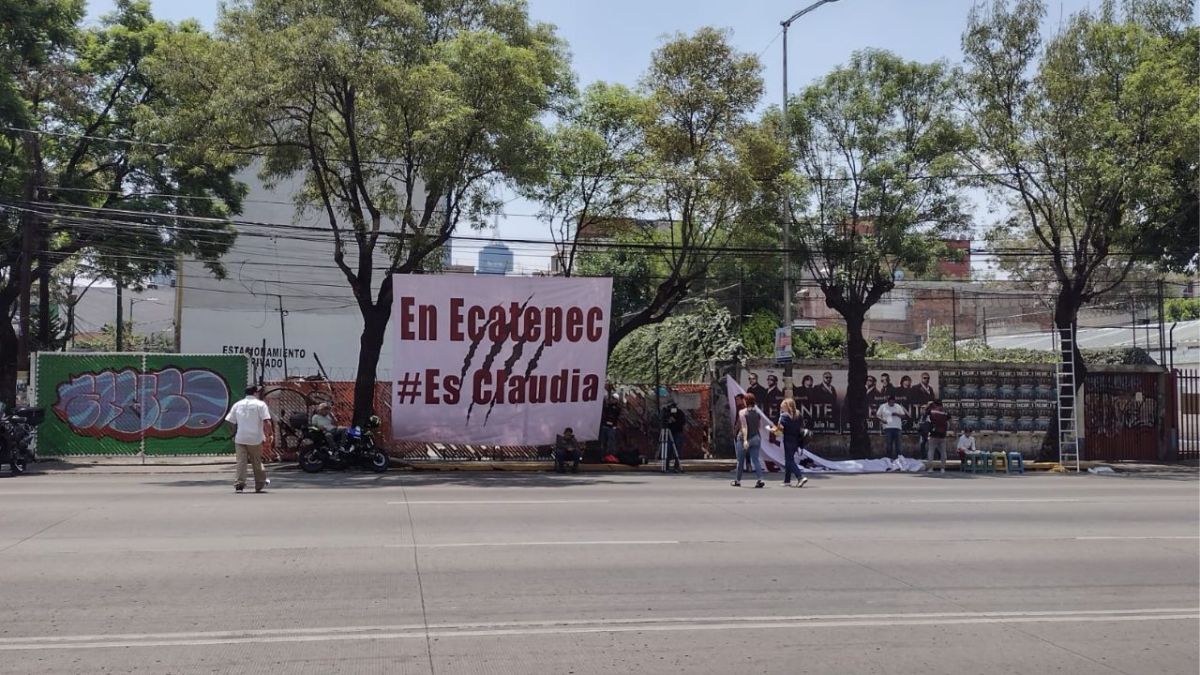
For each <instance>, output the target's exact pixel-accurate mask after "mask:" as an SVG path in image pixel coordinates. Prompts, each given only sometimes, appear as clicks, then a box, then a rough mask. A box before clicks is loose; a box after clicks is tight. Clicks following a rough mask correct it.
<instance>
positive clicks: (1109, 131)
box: [961, 0, 1200, 383]
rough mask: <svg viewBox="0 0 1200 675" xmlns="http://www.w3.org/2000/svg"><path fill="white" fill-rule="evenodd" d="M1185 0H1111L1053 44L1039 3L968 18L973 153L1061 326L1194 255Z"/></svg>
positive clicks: (1197, 119)
mask: <svg viewBox="0 0 1200 675" xmlns="http://www.w3.org/2000/svg"><path fill="white" fill-rule="evenodd" d="M1185 5H1187V6H1191V5H1192V3H1180V2H1177V1H1175V0H1138V1H1137V2H1129V3H1126V4H1125V10H1126V11H1125V12H1124V14H1123V15H1122V13H1121V12H1119V11H1118V10H1117V7H1116V4H1115V3H1113V2H1105V3H1104V4H1103V5H1102V6H1101V8H1100V11H1099V12H1096V13H1093V12H1091V11H1082V12H1079V13H1077V14H1075V15H1073V16H1071V17H1070V18H1069V19H1068V20H1067V21H1066V23H1065V24H1063V25H1062V26H1060V27H1059V28H1057V29H1056V33H1055V34H1054V36H1053V37H1052V38H1050V39H1049V40H1046V41H1045V42H1043V39H1042V35H1041V32H1040V31H1041V23H1042V18H1043V17H1044V16H1045V13H1046V5H1045V3H1043V2H1042V1H1041V0H1017V1H1016V2H1009V1H1008V0H994V1H993V2H991V3H990V4H988V5H979V6H976V8H975V9H974V10H973V11H972V13H971V15H970V18H969V20H968V26H967V30H966V32H965V34H964V35H963V50H964V53H965V56H966V61H967V66H968V67H967V70H966V72H965V73H964V75H963V77H962V79H961V82H962V85H963V92H962V94H963V99H964V101H965V103H966V107H967V109H968V111H969V114H970V116H971V120H972V126H973V129H974V132H975V135H976V138H977V147H978V149H977V151H975V152H971V153H967V155H966V156H967V157H968V159H969V161H970V162H971V163H972V165H973V166H974V167H976V168H977V169H978V170H979V171H980V173H981V175H983V176H985V177H986V183H987V184H989V185H990V186H992V187H994V188H997V189H999V190H1000V191H1001V193H1002V194H1004V195H1007V196H1008V198H1009V199H1010V201H1011V202H1012V204H1013V206H1014V208H1013V211H1014V215H1013V216H1012V217H1010V218H1009V219H1007V220H1006V222H1004V223H1002V224H1001V225H1000V227H1001V228H1003V229H1004V230H1007V232H1006V235H1008V236H1015V237H1017V238H1030V239H1033V240H1034V241H1036V242H1037V245H1038V246H1039V247H1040V248H1041V249H1042V251H1043V255H1041V256H1039V257H1038V263H1039V264H1040V265H1042V266H1046V267H1049V269H1050V271H1051V273H1052V277H1051V280H1050V284H1051V286H1050V287H1051V288H1052V289H1053V290H1054V292H1055V295H1056V297H1055V303H1054V304H1055V307H1054V320H1055V325H1056V326H1058V327H1059V328H1061V329H1067V328H1069V327H1072V326H1074V324H1075V323H1076V317H1077V315H1078V312H1079V309H1080V308H1081V307H1082V306H1084V305H1085V304H1086V303H1088V302H1090V301H1091V300H1093V299H1095V298H1098V297H1100V296H1103V295H1105V294H1107V293H1109V292H1111V291H1113V290H1114V289H1115V288H1117V287H1118V286H1119V284H1120V283H1121V282H1122V281H1123V280H1124V278H1125V277H1126V275H1127V274H1129V272H1130V271H1131V270H1133V269H1135V267H1136V266H1137V264H1138V263H1139V261H1141V262H1145V263H1148V264H1151V265H1161V266H1164V267H1168V268H1170V267H1179V266H1181V262H1180V261H1186V260H1191V259H1194V257H1195V255H1196V246H1197V240H1196V236H1195V234H1194V231H1195V230H1194V228H1195V225H1194V223H1186V222H1179V219H1181V218H1187V217H1188V216H1187V213H1188V212H1189V210H1191V209H1192V208H1193V207H1191V206H1189V202H1192V203H1193V204H1194V201H1195V194H1196V190H1197V184H1198V182H1200V171H1198V167H1200V163H1197V161H1196V148H1197V147H1198V146H1200V101H1198V100H1197V97H1196V95H1195V87H1196V81H1197V73H1198V72H1200V71H1198V68H1200V66H1198V65H1197V63H1198V61H1200V58H1198V56H1200V55H1198V52H1197V50H1198V48H1200V47H1198V43H1200V29H1197V28H1196V27H1195V25H1193V24H1191V19H1190V17H1189V16H1188V14H1190V10H1189V11H1183V10H1182V9H1181V8H1183V7H1184V6H1185ZM1189 231H1191V232H1193V234H1192V236H1191V237H1190V238H1188V237H1187V233H1188V232H1189ZM1183 264H1184V265H1186V263H1183ZM1076 373H1077V375H1080V376H1082V375H1083V374H1085V373H1086V364H1085V363H1084V361H1083V360H1082V358H1080V359H1078V360H1077V362H1076ZM1078 381H1079V382H1080V383H1082V381H1083V378H1082V377H1079V379H1078Z"/></svg>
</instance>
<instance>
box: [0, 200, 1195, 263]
mask: <svg viewBox="0 0 1200 675" xmlns="http://www.w3.org/2000/svg"><path fill="white" fill-rule="evenodd" d="M17 204H26V205H30V206H38V207H42V208H49V209H58V210H65V211H80V212H83V213H91V214H101V215H105V214H115V215H118V216H126V217H138V218H147V217H154V218H162V219H168V220H174V221H183V222H196V223H209V224H212V225H225V226H228V225H233V226H238V227H261V228H268V229H273V230H284V231H298V232H311V233H317V234H320V235H321V236H323V237H325V239H311V241H314V242H316V241H332V240H333V238H334V233H333V231H332V230H331V229H330V228H329V227H326V226H306V225H295V224H284V223H270V222H261V221H249V220H239V219H232V218H215V217H208V216H192V215H185V214H173V213H164V212H153V211H137V210H130V209H114V208H110V207H92V206H81V205H73V204H57V203H54V202H37V201H35V202H7V203H5V202H0V205H7V206H8V208H12V209H15V210H20V211H24V212H29V213H34V214H37V215H40V216H43V217H50V218H56V217H57V218H62V217H70V216H64V215H63V214H61V213H50V212H47V211H39V210H36V209H31V208H27V207H22V206H18V205H17ZM77 222H79V223H80V224H82V225H85V226H86V225H87V224H89V221H86V220H81V219H79V220H77ZM103 223H107V224H111V225H118V226H125V227H143V228H154V229H157V228H160V227H161V228H165V229H167V230H171V231H178V232H199V233H203V234H209V235H219V234H221V233H220V232H216V231H214V230H212V229H211V228H188V227H185V226H182V225H179V224H175V223H172V224H163V225H160V224H155V223H147V222H139V221H132V220H118V219H112V218H107V219H103V218H102V219H96V220H95V223H93V224H103ZM354 233H355V231H354V230H347V231H346V232H345V233H343V234H342V235H341V236H342V237H343V238H350V237H353V235H354ZM378 235H379V236H380V237H387V238H391V239H409V238H413V235H411V234H401V233H396V232H389V231H387V230H380V231H379V232H378ZM248 236H264V235H261V234H253V235H248ZM266 236H272V235H266ZM293 238H294V237H293ZM449 241H460V242H481V243H489V242H493V241H500V242H502V243H505V244H525V245H536V246H545V247H554V248H558V247H561V246H562V245H563V244H562V243H561V242H559V241H556V240H554V239H534V238H514V237H503V238H499V239H497V238H495V237H486V236H470V235H451V236H450V238H449ZM951 241H953V240H951ZM574 246H575V247H576V249H577V250H579V251H583V252H594V251H595V250H631V251H638V250H640V251H650V252H664V251H670V252H675V251H680V252H683V251H688V252H696V253H716V254H717V255H728V254H736V255H742V254H748V255H764V256H775V255H780V254H782V252H783V251H782V249H780V248H776V247H751V246H721V247H716V248H705V247H684V246H676V245H671V244H665V243H638V242H623V241H611V240H609V241H605V240H596V239H588V240H586V241H579V242H576V243H575V244H574ZM813 248H819V246H813ZM803 250H804V249H803V248H802V247H794V248H793V249H792V252H793V253H800V252H802V251H803ZM956 250H958V251H964V252H966V253H969V254H971V255H980V256H989V257H1000V258H1003V257H1020V258H1029V257H1046V258H1051V257H1054V253H1052V252H1050V251H1046V250H1045V249H1038V248H1019V247H1005V248H978V247H974V248H968V249H956ZM1168 250H1169V251H1174V252H1188V251H1190V250H1191V249H1190V248H1179V249H1168ZM1160 252H1161V251H1147V252H1144V253H1139V252H1128V251H1118V252H1116V253H1114V254H1111V255H1113V256H1127V255H1129V256H1135V257H1137V256H1148V255H1154V254H1157V253H1160ZM947 262H953V261H947Z"/></svg>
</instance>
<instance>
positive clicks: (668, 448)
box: [658, 427, 683, 473]
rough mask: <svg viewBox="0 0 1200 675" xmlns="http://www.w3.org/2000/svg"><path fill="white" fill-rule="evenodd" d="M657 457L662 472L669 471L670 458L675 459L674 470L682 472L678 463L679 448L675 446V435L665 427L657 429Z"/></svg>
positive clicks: (681, 466)
mask: <svg viewBox="0 0 1200 675" xmlns="http://www.w3.org/2000/svg"><path fill="white" fill-rule="evenodd" d="M658 459H659V461H661V462H662V472H663V473H668V472H669V471H671V460H675V472H676V473H683V465H682V464H680V463H679V448H677V447H675V437H674V436H672V435H671V430H670V429H667V428H666V427H663V428H662V429H659V431H658Z"/></svg>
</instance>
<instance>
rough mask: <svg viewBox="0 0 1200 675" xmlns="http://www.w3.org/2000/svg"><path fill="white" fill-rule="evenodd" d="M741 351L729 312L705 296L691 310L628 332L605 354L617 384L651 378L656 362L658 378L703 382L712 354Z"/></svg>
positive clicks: (723, 356)
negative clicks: (626, 337) (692, 310)
mask: <svg viewBox="0 0 1200 675" xmlns="http://www.w3.org/2000/svg"><path fill="white" fill-rule="evenodd" d="M745 354H746V349H745V346H743V345H742V342H741V340H740V339H739V338H738V337H737V334H736V332H735V331H734V329H733V317H732V316H730V315H729V312H728V311H726V310H725V309H723V308H721V307H718V306H717V305H715V304H713V303H707V302H706V303H701V305H700V306H699V307H698V308H697V310H696V311H694V312H689V313H687V314H680V315H677V316H672V317H670V318H668V319H666V320H664V321H663V322H661V323H660V324H658V325H655V326H644V327H642V328H639V329H637V330H635V331H633V332H632V333H630V335H629V338H628V339H626V340H624V341H622V342H621V344H619V345H617V348H616V349H615V350H613V353H612V355H611V356H610V357H609V361H608V376H609V379H611V380H612V381H613V382H617V383H621V384H651V383H653V381H654V367H655V363H656V362H657V364H658V373H659V380H660V381H661V382H663V383H683V382H706V381H707V377H706V374H707V371H708V364H709V361H710V360H711V359H718V360H730V359H740V358H743V357H744V356H745Z"/></svg>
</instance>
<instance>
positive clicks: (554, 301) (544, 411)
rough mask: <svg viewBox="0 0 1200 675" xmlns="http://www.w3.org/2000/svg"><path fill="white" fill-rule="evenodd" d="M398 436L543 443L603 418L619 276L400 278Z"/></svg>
mask: <svg viewBox="0 0 1200 675" xmlns="http://www.w3.org/2000/svg"><path fill="white" fill-rule="evenodd" d="M393 283H394V284H395V287H394V300H393V305H392V330H391V334H392V435H393V437H394V438H396V439H397V440H413V441H429V442H446V443H472V444H494V445H544V444H549V443H553V442H554V438H555V435H556V434H559V433H562V431H563V429H564V428H566V427H571V428H572V429H573V430H574V431H575V436H576V437H577V438H579V439H581V440H591V439H594V438H595V437H596V435H597V433H598V430H599V427H600V411H601V407H602V404H603V400H604V384H605V368H606V366H607V360H608V325H609V320H610V316H609V304H610V300H611V298H612V280H611V279H597V278H566V279H564V278H555V277H494V276H491V277H467V276H459V275H446V276H437V275H414V276H396V277H395V278H394V279H393Z"/></svg>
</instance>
